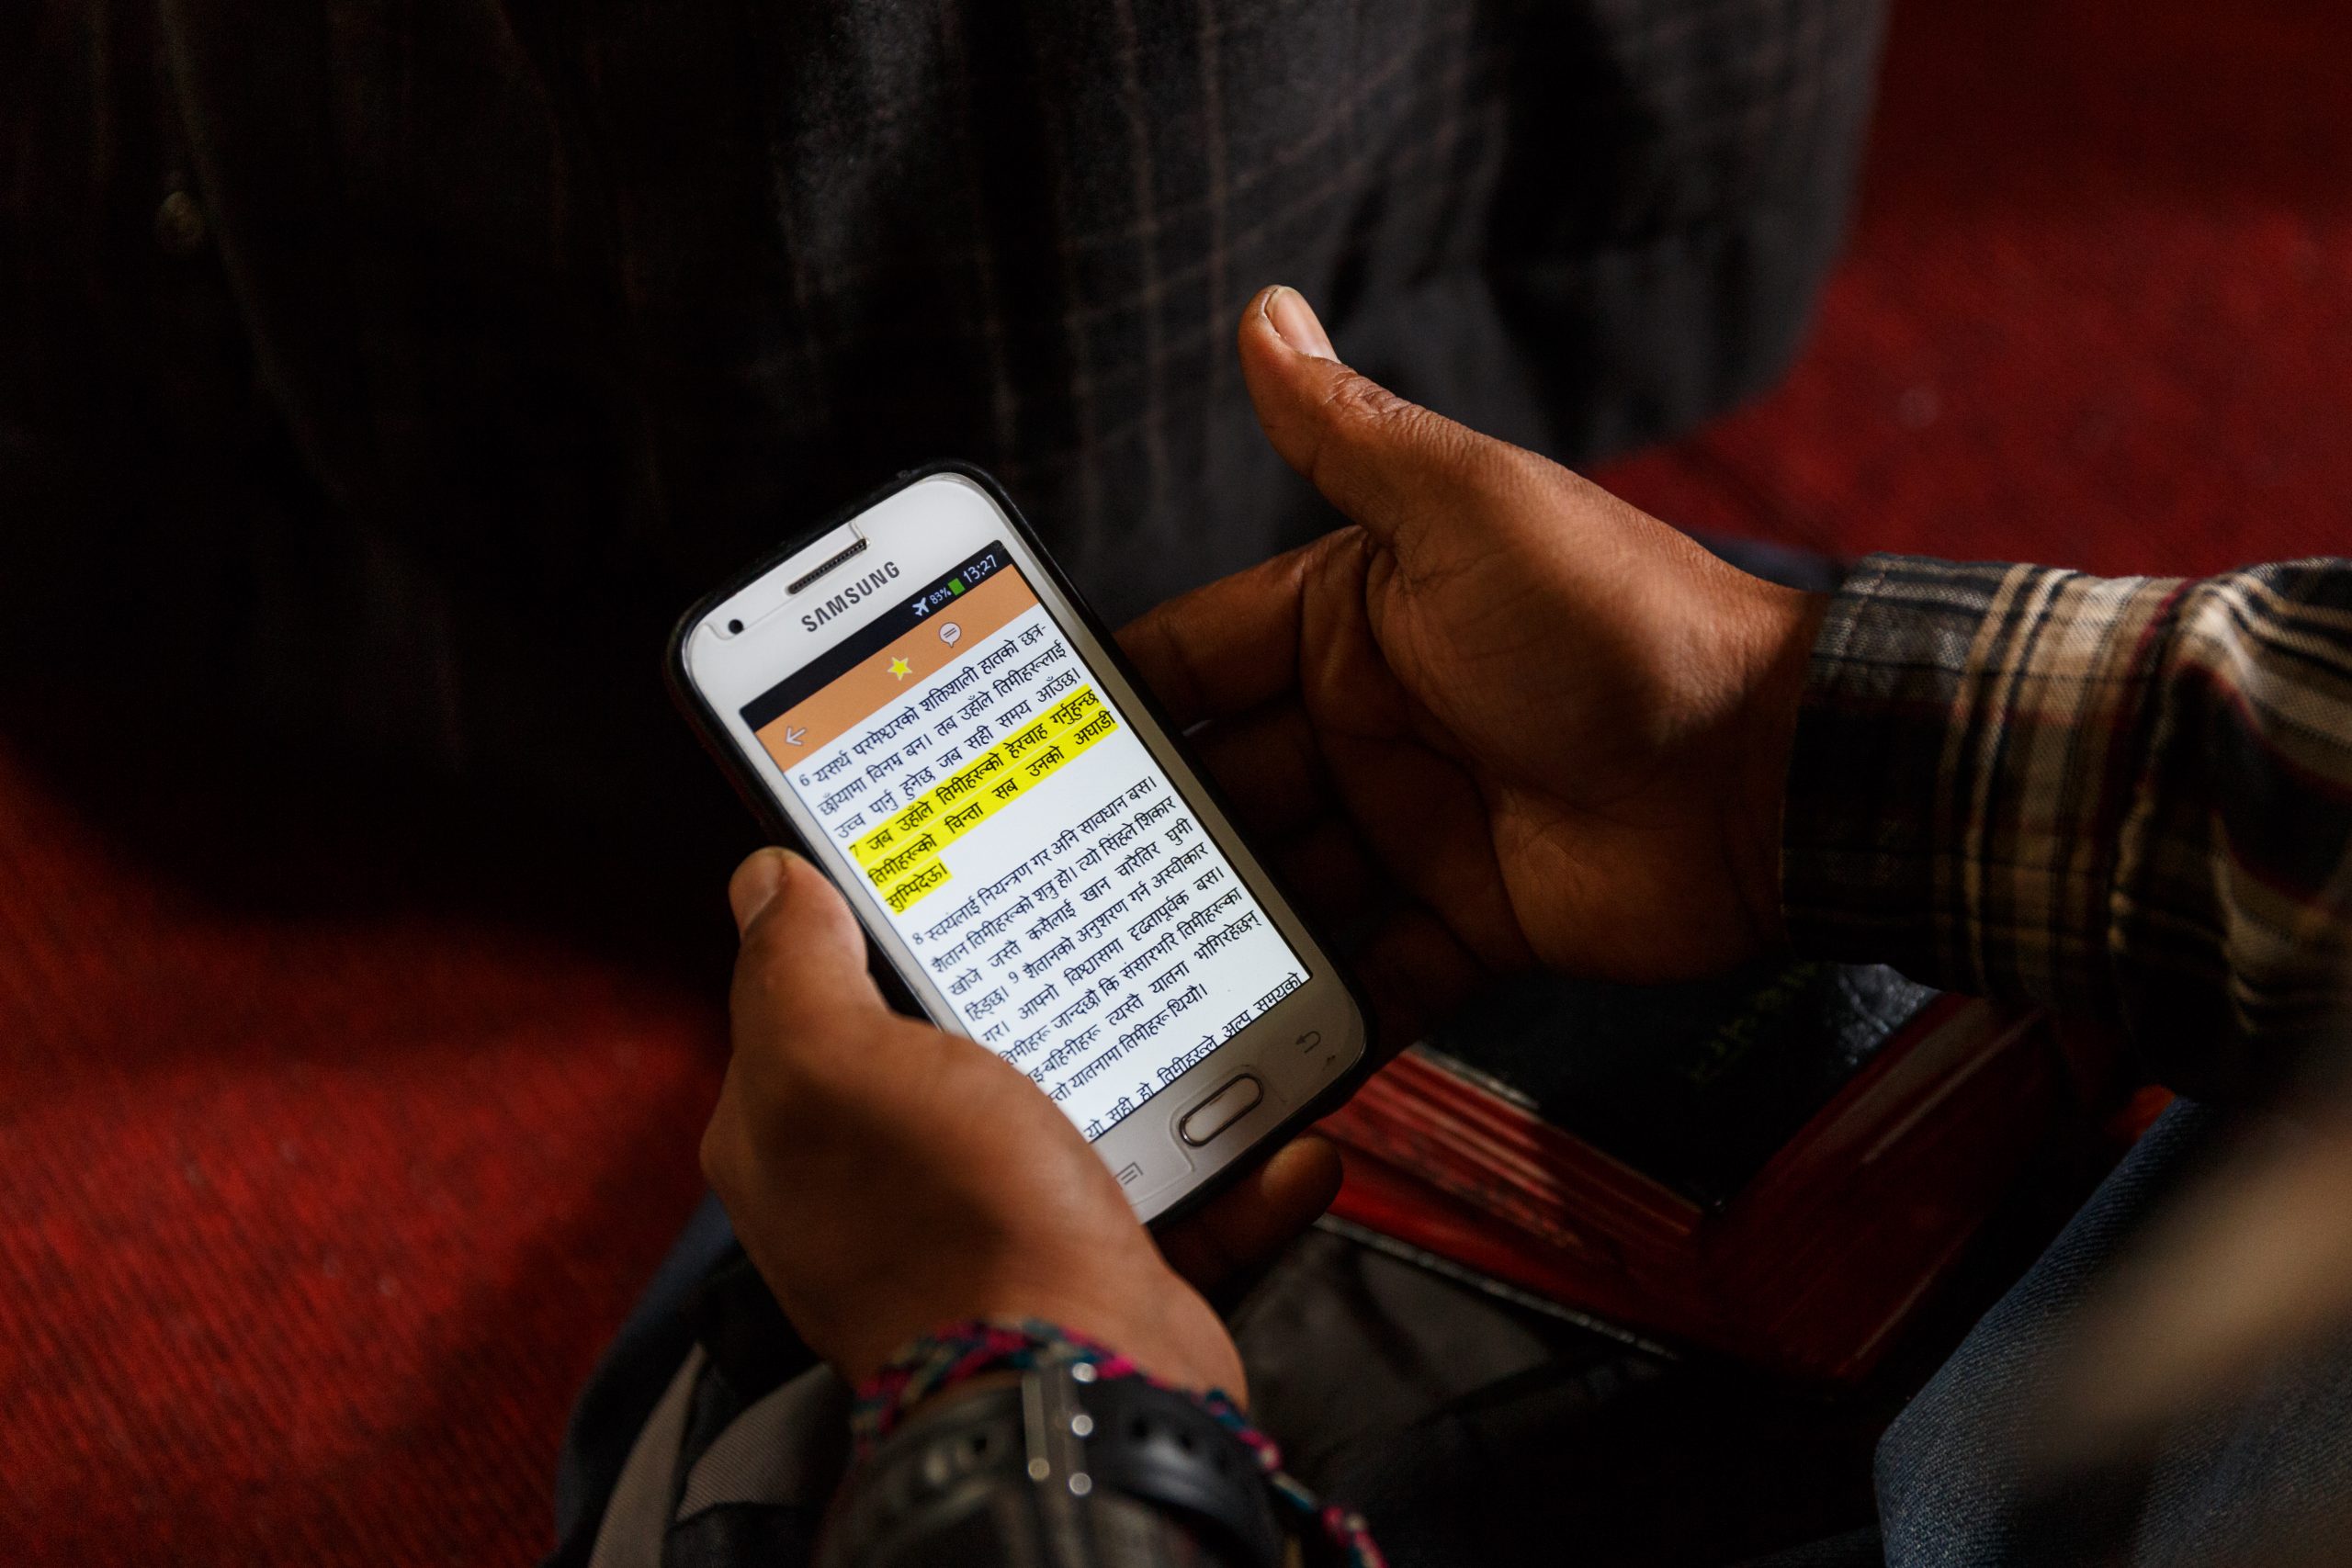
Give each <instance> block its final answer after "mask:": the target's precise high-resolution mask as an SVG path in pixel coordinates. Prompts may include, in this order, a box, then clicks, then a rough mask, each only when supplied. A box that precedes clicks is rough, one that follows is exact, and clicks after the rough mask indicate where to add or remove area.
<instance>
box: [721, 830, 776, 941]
mask: <svg viewBox="0 0 2352 1568" xmlns="http://www.w3.org/2000/svg"><path fill="white" fill-rule="evenodd" d="M787 853H788V852H787V851H785V850H779V849H776V848H775V847H773V846H771V847H769V848H767V849H764V850H761V851H760V852H757V853H756V854H754V855H752V858H751V859H749V860H747V861H745V862H744V863H742V864H741V865H739V866H737V867H736V868H735V874H734V876H733V877H732V878H730V879H729V881H728V884H727V903H728V906H729V908H732V909H733V910H734V911H735V934H736V935H738V936H741V935H742V934H743V933H744V932H745V931H749V930H751V929H752V921H753V920H756V919H759V918H760V911H761V910H762V909H764V908H767V907H768V905H769V904H771V903H773V902H774V901H775V894H776V889H777V888H779V887H782V886H784V863H785V858H786V854H787Z"/></svg>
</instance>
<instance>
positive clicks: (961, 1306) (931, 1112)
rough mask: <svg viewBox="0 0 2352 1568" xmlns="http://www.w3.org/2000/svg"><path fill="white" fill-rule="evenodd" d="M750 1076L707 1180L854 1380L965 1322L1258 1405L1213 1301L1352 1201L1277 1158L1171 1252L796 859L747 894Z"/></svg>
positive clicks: (1011, 1071) (736, 898) (763, 858)
mask: <svg viewBox="0 0 2352 1568" xmlns="http://www.w3.org/2000/svg"><path fill="white" fill-rule="evenodd" d="M728 897H729V902H730V903H732V905H733V906H734V909H735V918H736V923H737V925H738V927H739V928H740V929H741V932H742V946H741V951H740V952H739V953H738V954H737V957H736V963H735V986H734V993H733V997H732V1000H731V1007H732V1011H733V1015H734V1045H735V1051H734V1056H733V1059H732V1060H731V1061H730V1062H729V1065H728V1069H727V1081H726V1085H725V1087H724V1088H723V1089H721V1091H720V1094H719V1101H718V1109H717V1110H716V1111H714V1112H713V1113H712V1115H711V1119H710V1126H709V1129H708V1131H707V1132H706V1133H705V1134H704V1135H703V1145H702V1161H703V1170H704V1173H705V1174H706V1175H707V1176H708V1178H709V1179H710V1184H711V1186H712V1188H713V1189H715V1190H717V1191H718V1196H719V1198H720V1200H721V1201H723V1202H725V1204H726V1205H727V1212H728V1214H729V1217H730V1218H731V1219H732V1220H733V1221H734V1224H735V1232H736V1235H738V1236H739V1237H740V1238H741V1241H742V1243H743V1249H744V1250H745V1251H746V1252H747V1253H749V1254H750V1255H751V1258H752V1264H753V1266H755V1267H756V1268H757V1269H759V1271H760V1273H761V1276H762V1277H763V1278H764V1279H765V1280H767V1282H768V1285H769V1287H770V1288H771V1289H773V1290H774V1291H775V1295H776V1300H777V1301H778V1302H779V1303H781V1304H782V1306H783V1307H784V1311H785V1314H786V1316H787V1317H789V1318H790V1319H791V1320H792V1323H793V1325H794V1326H795V1327H797V1329H799V1331H800V1333H801V1336H802V1337H803V1338H805V1339H806V1340H807V1341H808V1343H809V1348H811V1349H813V1350H815V1351H816V1352H817V1353H818V1354H819V1355H820V1356H823V1357H824V1358H825V1359H827V1360H829V1361H831V1363H832V1364H833V1366H834V1367H835V1368H836V1369H838V1370H839V1371H841V1372H842V1375H843V1376H844V1377H846V1378H848V1379H850V1380H851V1381H852V1382H856V1381H858V1380H861V1379H863V1378H865V1376H867V1375H868V1374H870V1373H872V1372H873V1371H875V1370H876V1368H877V1367H879V1366H880V1365H881V1363H882V1362H883V1361H884V1360H886V1359H888V1357H889V1356H890V1355H891V1354H892V1352H894V1351H896V1350H897V1349H898V1348H899V1347H900V1346H902V1345H904V1344H905V1343H906V1342H907V1341H909V1340H910V1339H912V1338H913V1337H916V1336H917V1335H919V1334H922V1333H923V1332H925V1331H926V1330H928V1329H932V1328H934V1327H937V1326H939V1325H941V1324H944V1323H946V1322H949V1321H952V1320H954V1319H957V1318H964V1317H1035V1318H1044V1319H1046V1320H1047V1321H1050V1322H1053V1323H1056V1324H1058V1325H1061V1326H1063V1327H1064V1328H1067V1329H1069V1330H1072V1331H1073V1332H1076V1333H1080V1334H1083V1335H1086V1336H1088V1337H1092V1338H1095V1339H1098V1340H1100V1341H1102V1342H1103V1343H1104V1344H1107V1345H1109V1346H1111V1347H1113V1348H1115V1349H1117V1350H1120V1351H1122V1352H1124V1353H1125V1354H1126V1355H1128V1356H1131V1357H1133V1358H1134V1359H1136V1361H1137V1362H1138V1363H1139V1364H1141V1365H1142V1366H1143V1367H1144V1368H1145V1369H1146V1370H1147V1371H1150V1372H1152V1373H1154V1374H1155V1375H1157V1376H1159V1377H1161V1378H1164V1379H1167V1380H1169V1381H1170V1382H1176V1383H1180V1384H1182V1385H1184V1386H1187V1387H1191V1388H1199V1389H1205V1388H1211V1387H1216V1388H1222V1389H1224V1390H1225V1391H1226V1392H1227V1393H1230V1394H1232V1395H1233V1396H1234V1397H1235V1398H1236V1399H1239V1398H1241V1397H1243V1395H1244V1393H1245V1390H1244V1388H1243V1386H1242V1376H1241V1363H1240V1359H1239V1358H1238V1355H1236V1353H1235V1351H1234V1348H1233V1342H1232V1340H1231V1339H1230V1338H1229V1337H1227V1334H1226V1332H1225V1326H1224V1325H1223V1324H1221V1323H1219V1322H1218V1321H1217V1317H1216V1314H1215V1313H1214V1312H1212V1311H1211V1310H1210V1309H1209V1306H1208V1303H1206V1302H1204V1300H1203V1299H1202V1298H1201V1295H1200V1293H1199V1291H1198V1290H1197V1289H1195V1287H1196V1286H1199V1287H1204V1288H1205V1287H1208V1286H1211V1285H1213V1284H1214V1283H1216V1280H1218V1279H1220V1278H1221V1277H1222V1276H1224V1275H1225V1274H1227V1272H1229V1271H1232V1270H1234V1269H1240V1268H1245V1267H1248V1266H1250V1265H1252V1264H1255V1263H1258V1262H1261V1261H1264V1260H1265V1259H1266V1258H1269V1257H1271V1256H1272V1253H1273V1251H1274V1250H1275V1249H1276V1248H1278V1247H1280V1246H1281V1245H1282V1244H1283V1242H1285V1241H1287V1240H1288V1239H1289V1238H1290V1237H1291V1236H1292V1235H1295V1234H1296V1232H1297V1231H1298V1230H1299V1229H1300V1228H1301V1227H1303V1226H1304V1225H1306V1224H1307V1223H1308V1222H1310V1221H1311V1220H1312V1219H1313V1218H1314V1217H1315V1215H1317V1214H1318V1213H1322V1211H1323V1209H1324V1207H1325V1206H1326V1205H1327V1204H1329V1202H1330V1201H1331V1196H1332V1193H1333V1191H1334V1190H1336V1189H1337V1187H1338V1184H1339V1166H1338V1158H1337V1156H1336V1155H1335V1154H1334V1153H1333V1152H1332V1150H1331V1148H1330V1146H1329V1145H1326V1144H1323V1143H1321V1142H1320V1141H1319V1140H1317V1139H1313V1138H1306V1139H1301V1140H1300V1141H1298V1142H1297V1143H1295V1144H1292V1145H1289V1146H1288V1147H1287V1148H1284V1149H1283V1150H1281V1151H1279V1152H1278V1153H1276V1154H1275V1155H1274V1156H1272V1158H1271V1159H1270V1160H1268V1161H1267V1162H1266V1163H1265V1164H1264V1165H1262V1166H1261V1167H1259V1168H1257V1169H1256V1170H1255V1171H1253V1172H1251V1173H1250V1174H1249V1175H1248V1176H1245V1177H1244V1178H1243V1179H1241V1180H1240V1181H1239V1182H1238V1183H1237V1184H1236V1185H1235V1186H1234V1187H1233V1188H1232V1189H1230V1190H1227V1191H1226V1192H1224V1193H1222V1194H1220V1195H1219V1196H1218V1198H1217V1199H1216V1201H1214V1202H1212V1203H1211V1204H1209V1205H1208V1206H1207V1207H1206V1208H1204V1210H1202V1211H1201V1212H1200V1213H1198V1214H1195V1215H1193V1217H1192V1218H1190V1219H1188V1220H1186V1221H1184V1222H1183V1223H1182V1224H1179V1225H1176V1226H1174V1227H1172V1228H1170V1230H1169V1231H1168V1232H1167V1233H1166V1234H1165V1235H1162V1236H1161V1237H1160V1239H1159V1243H1158V1244H1157V1245H1155V1243H1154V1241H1153V1239H1152V1237H1151V1236H1150V1235H1148V1234H1147V1233H1146V1232H1145V1230H1144V1228H1143V1227H1142V1226H1141V1225H1140V1224H1136V1218H1135V1215H1134V1213H1133V1212H1132V1211H1131V1210H1130V1209H1129V1208H1128V1207H1127V1201H1126V1197H1125V1194H1124V1193H1123V1192H1122V1191H1121V1190H1120V1189H1119V1184H1118V1182H1117V1181H1116V1180H1114V1179H1113V1177H1112V1175H1111V1172H1110V1170H1109V1169H1108V1168H1106V1167H1105V1166H1104V1165H1103V1160H1102V1157H1101V1156H1099V1155H1097V1154H1096V1153H1095V1152H1094V1150H1093V1148H1092V1147H1091V1146H1090V1145H1088V1144H1087V1142H1086V1140H1085V1139H1084V1138H1083V1137H1082V1136H1080V1134H1079V1131H1078V1129H1077V1128H1076V1127H1075V1126H1073V1125H1072V1124H1071V1123H1070V1121H1069V1117H1067V1116H1065V1115H1064V1114H1062V1111H1061V1108H1060V1107H1059V1106H1057V1105H1056V1104H1055V1103H1054V1102H1053V1101H1052V1100H1050V1099H1048V1098H1046V1095H1044V1094H1043V1093H1041V1092H1039V1090H1038V1089H1037V1086H1036V1085H1035V1084H1034V1083H1032V1082H1030V1080H1029V1079H1028V1077H1026V1076H1024V1075H1023V1073H1022V1072H1021V1071H1020V1070H1019V1069H1017V1068H1015V1067H1013V1066H1010V1065H1009V1064H1007V1063H1006V1062H1005V1061H1004V1060H1003V1059H1002V1058H1001V1057H999V1056H998V1055H996V1054H995V1053H994V1052H992V1051H990V1050H989V1049H988V1048H987V1047H986V1046H984V1045H981V1044H978V1043H976V1042H974V1041H970V1040H967V1039H963V1038H961V1037H959V1036H956V1035H952V1034H947V1033H944V1032H942V1031H940V1030H937V1029H933V1028H932V1027H931V1026H930V1025H929V1024H926V1023H922V1022H919V1021H915V1020H912V1019H908V1018H903V1017H900V1016H899V1015H898V1014H896V1013H893V1012H892V1011H890V1010H889V1009H888V1006H886V1005H885V1004H884V1002H883V1000H882V997H881V994H880V993H879V992H878V991H876V989H875V987H874V983H873V980H872V978H871V977H870V976H868V975H867V974H866V972H865V938H864V936H863V934H862V933H861V932H860V931H859V930H858V926H857V921H856V919H854V917H853V916H852V915H851V914H850V911H849V907H848V906H847V905H846V904H845V903H843V902H842V897H841V895H840V893H838V892H837V891H835V890H834V888H833V886H832V885H831V883H829V882H827V881H826V880H825V878H824V877H823V875H822V874H820V873H819V872H818V871H817V870H816V868H815V867H813V866H811V865H809V863H807V862H806V861H803V860H801V859H800V858H799V857H798V856H797V855H792V854H788V853H786V852H784V851H782V850H763V851H762V852H759V853H758V854H755V855H753V856H752V858H751V859H749V860H747V861H745V862H744V863H743V864H742V866H741V868H740V869H739V870H738V871H737V872H736V874H735V879H734V881H733V883H732V884H731V885H730V886H729V888H728Z"/></svg>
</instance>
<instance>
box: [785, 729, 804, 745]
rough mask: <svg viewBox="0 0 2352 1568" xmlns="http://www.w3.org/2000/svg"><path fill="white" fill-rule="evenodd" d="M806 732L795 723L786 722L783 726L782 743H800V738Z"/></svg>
mask: <svg viewBox="0 0 2352 1568" xmlns="http://www.w3.org/2000/svg"><path fill="white" fill-rule="evenodd" d="M808 733H809V732H808V731H807V730H806V729H803V728H801V727H800V726H798V725H797V724H787V725H786V726H785V727H784V743H785V744H786V746H797V745H799V744H800V738H801V737H802V736H804V735H806V734H808Z"/></svg>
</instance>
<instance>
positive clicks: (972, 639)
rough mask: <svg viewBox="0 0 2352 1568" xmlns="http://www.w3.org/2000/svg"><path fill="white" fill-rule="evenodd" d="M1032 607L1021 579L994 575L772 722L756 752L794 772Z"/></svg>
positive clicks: (1009, 573)
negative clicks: (948, 630)
mask: <svg viewBox="0 0 2352 1568" xmlns="http://www.w3.org/2000/svg"><path fill="white" fill-rule="evenodd" d="M1036 602H1037V595H1036V594H1035V593H1033V592H1030V589H1029V585H1028V584H1027V583H1026V582H1024V581H1022V580H1021V574H1020V573H1019V572H1017V571H1011V570H1006V571H1000V572H998V573H997V574H996V575H994V576H993V577H990V578H989V580H988V581H985V582H983V583H981V584H980V585H979V586H978V588H975V589H973V590H972V591H971V592H968V593H965V594H962V595H960V596H959V597H957V598H955V599H952V600H950V601H948V602H947V603H946V604H942V605H941V606H940V607H939V608H938V609H936V610H933V612H932V613H931V614H930V615H927V616H925V617H924V618H923V620H922V624H921V625H919V626H916V627H915V628H914V630H912V631H910V632H909V633H907V634H906V635H905V636H904V637H899V638H897V639H896V640H894V641H892V642H890V643H888V644H886V645H885V646H884V647H883V648H882V649H881V650H880V651H879V652H877V653H876V654H874V655H873V656H872V657H871V658H869V659H867V660H866V661H865V663H863V664H861V665H859V666H858V667H857V668H856V669H854V670H852V671H850V672H849V673H847V674H846V675H843V676H842V678H841V679H840V680H838V681H835V682H832V683H831V685H829V686H827V687H825V688H824V689H823V690H821V691H820V692H817V693H816V694H813V695H811V696H810V697H809V699H808V700H807V701H805V702H802V703H799V704H797V705H794V706H792V707H789V708H786V710H785V711H784V712H783V713H780V714H778V715H777V716H775V717H774V718H772V719H770V720H769V721H768V722H767V723H766V724H764V725H763V726H762V727H761V728H760V732H759V734H760V744H761V745H763V746H765V747H766V748H767V749H768V755H769V756H771V757H774V758H775V761H776V766H778V767H780V768H784V769H787V770H789V769H791V768H794V767H797V766H798V765H799V763H800V761H801V760H802V759H804V758H808V757H813V756H815V755H816V754H817V753H818V752H820V751H821V750H824V749H825V748H826V746H828V745H830V744H831V742H832V741H834V740H835V739H839V738H840V737H841V736H842V734H843V733H844V732H846V731H848V730H852V729H854V728H857V727H858V726H859V725H861V724H863V723H865V720H866V719H867V718H868V717H870V716H872V715H874V714H875V713H876V712H878V711H880V710H881V709H883V708H886V707H888V706H889V705H890V704H892V703H893V702H896V701H897V700H898V699H899V696H900V695H901V694H905V693H907V692H911V691H913V690H914V689H915V688H916V687H917V686H920V685H922V682H923V680H924V678H925V677H926V676H930V675H933V674H936V673H938V672H939V671H942V670H944V669H945V668H946V667H947V666H948V665H950V664H953V663H955V662H956V660H960V659H964V658H966V657H968V656H970V655H973V654H977V653H978V652H979V651H980V647H981V645H982V644H983V643H985V642H986V641H987V640H988V638H989V637H990V636H992V635H993V634H994V633H996V632H998V631H1000V630H1001V629H1002V628H1003V626H1004V625H1005V623H1007V622H1008V621H1011V620H1012V619H1013V618H1014V617H1016V616H1018V615H1020V614H1021V613H1022V612H1023V611H1024V610H1026V609H1028V608H1029V607H1030V606H1031V605H1033V604H1035V603H1036ZM947 626H956V628H958V630H959V632H960V635H959V636H958V637H956V640H955V642H953V643H952V644H951V643H948V642H946V641H944V640H942V638H941V637H940V635H939V634H940V632H941V631H942V630H943V629H944V627H947Z"/></svg>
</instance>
